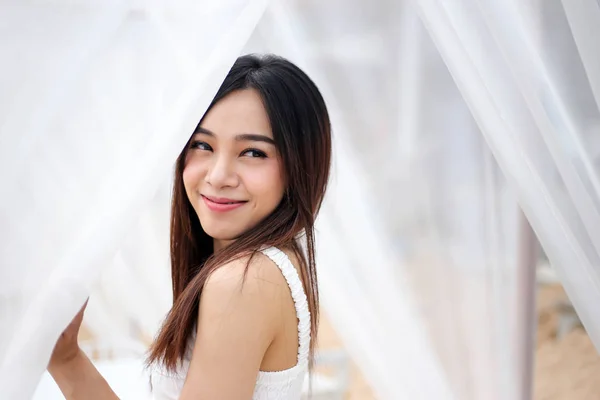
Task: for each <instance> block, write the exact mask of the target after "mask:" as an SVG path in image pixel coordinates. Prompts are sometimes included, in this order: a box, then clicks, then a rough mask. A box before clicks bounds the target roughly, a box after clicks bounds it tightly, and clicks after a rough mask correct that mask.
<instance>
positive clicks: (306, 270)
mask: <svg viewBox="0 0 600 400" xmlns="http://www.w3.org/2000/svg"><path fill="white" fill-rule="evenodd" d="M243 89H254V90H256V91H257V92H258V93H259V94H260V96H261V99H262V102H263V105H264V107H265V110H266V112H267V115H268V117H269V120H270V123H271V129H272V132H273V137H274V140H275V145H276V147H277V150H278V152H279V154H280V157H281V160H282V163H283V170H284V173H285V178H286V183H287V187H286V191H285V194H284V196H283V199H282V201H281V203H280V204H279V205H278V206H277V208H276V209H275V210H274V211H273V212H272V213H271V214H270V215H269V216H267V217H266V218H265V219H264V220H263V221H261V222H260V223H259V224H258V225H256V226H254V227H253V228H251V229H250V230H248V231H246V232H244V233H243V234H242V235H240V236H239V237H238V238H237V239H236V240H235V241H234V242H233V243H232V244H230V245H229V246H227V247H225V248H224V249H222V250H219V251H217V252H215V251H214V250H213V240H212V238H211V237H210V236H208V234H207V233H206V232H204V230H203V229H202V226H201V225H200V221H199V220H198V216H197V215H196V213H195V211H194V209H193V208H192V205H191V203H190V201H189V199H188V197H187V195H186V192H185V188H184V184H183V177H182V173H183V169H184V167H185V159H186V153H187V150H188V146H189V143H188V145H186V146H185V148H184V149H183V151H182V152H181V154H180V155H179V157H178V158H177V162H176V167H175V182H174V186H173V197H172V204H171V275H172V283H173V307H172V308H171V310H170V312H169V313H168V314H167V316H166V319H165V321H164V322H163V325H162V327H161V329H160V331H159V333H158V335H157V337H156V339H155V341H154V343H153V344H152V346H151V348H150V352H149V356H148V364H152V363H155V362H159V363H161V364H163V365H164V366H165V367H166V368H167V369H169V370H175V369H176V368H177V365H178V362H179V361H180V360H182V359H183V358H184V356H185V354H186V351H187V346H188V340H189V338H190V335H192V334H193V330H194V328H195V326H196V323H197V319H198V308H199V299H200V294H201V292H202V288H203V286H204V283H205V282H206V280H207V278H208V277H209V275H210V274H211V273H212V272H213V271H215V270H216V269H217V268H219V267H220V266H222V265H224V264H225V263H226V262H228V261H231V260H234V259H236V258H239V257H243V256H247V255H250V256H252V255H254V254H255V253H256V251H258V249H260V248H261V247H263V246H276V247H280V248H289V249H291V250H292V251H293V252H294V253H295V254H296V256H297V258H298V260H299V263H300V265H299V267H300V268H299V269H300V273H301V277H302V281H303V282H304V286H305V291H306V296H307V300H308V307H309V310H310V313H311V336H312V338H313V339H312V340H311V348H310V360H311V363H310V364H311V365H312V360H313V356H314V345H315V340H316V337H317V326H318V318H319V294H318V289H317V274H316V270H315V244H314V240H315V239H314V222H315V217H316V215H317V212H318V210H319V208H320V206H321V202H322V200H323V196H324V194H325V189H326V187H327V181H328V177H329V169H330V163H331V129H330V121H329V115H328V112H327V107H326V106H325V102H324V100H323V97H322V96H321V94H320V92H319V90H318V89H317V87H316V86H315V84H314V83H313V82H312V80H311V79H310V78H309V77H308V76H307V75H306V74H305V73H304V72H303V71H302V70H300V69H299V68H298V67H297V66H296V65H294V64H293V63H291V62H290V61H288V60H286V59H283V58H281V57H277V56H274V55H263V56H259V55H246V56H242V57H239V58H238V59H237V61H236V62H235V64H234V65H233V67H232V68H231V70H230V71H229V73H228V74H227V77H226V78H225V80H224V82H223V84H222V85H221V87H220V88H219V90H218V92H217V94H216V96H215V98H214V99H213V101H212V103H211V104H210V106H209V108H208V110H210V109H211V108H212V107H213V106H214V105H215V104H216V103H217V102H218V101H219V100H221V99H222V98H223V97H225V96H226V95H228V94H229V93H232V92H234V91H237V90H243ZM208 110H207V111H208ZM201 122H202V120H200V123H201ZM200 123H199V124H198V126H199V125H200ZM302 241H304V243H303V244H305V251H303V249H302V246H301V244H302Z"/></svg>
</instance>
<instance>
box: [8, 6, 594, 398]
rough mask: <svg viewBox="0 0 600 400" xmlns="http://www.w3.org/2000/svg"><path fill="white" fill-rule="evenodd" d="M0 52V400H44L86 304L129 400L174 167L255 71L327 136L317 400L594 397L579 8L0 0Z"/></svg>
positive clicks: (582, 12)
mask: <svg viewBox="0 0 600 400" xmlns="http://www.w3.org/2000/svg"><path fill="white" fill-rule="evenodd" d="M0 31H2V32H3V33H5V34H4V35H0V37H1V39H0V49H2V50H3V52H2V53H3V55H2V64H3V65H2V66H0V72H1V73H0V87H1V88H2V90H0V92H2V94H0V139H1V140H2V142H1V143H2V146H0V174H1V175H0V176H1V177H2V182H3V187H4V190H5V192H4V193H6V195H5V196H3V198H2V200H1V202H0V205H1V209H0V221H1V222H0V235H1V236H0V238H1V239H2V240H1V242H2V243H1V244H0V260H1V262H2V266H1V267H0V271H1V272H0V274H1V275H0V295H1V297H0V394H2V395H3V396H4V395H5V396H6V397H3V396H0V397H2V398H7V399H8V398H10V399H21V398H23V399H26V398H32V396H33V398H35V399H39V400H43V399H60V398H62V397H61V396H60V393H59V392H58V391H57V388H56V387H55V385H54V383H53V382H52V379H51V378H50V377H49V375H48V374H47V373H46V372H44V369H45V363H46V362H47V359H48V357H49V354H50V351H51V348H52V344H53V343H54V341H55V340H56V337H58V334H59V332H60V331H61V327H62V326H64V325H66V323H67V322H68V321H69V320H70V319H71V318H72V316H73V315H74V314H75V312H76V311H77V310H78V309H79V307H80V305H81V304H82V303H83V301H84V299H85V298H86V297H87V294H88V293H89V294H90V301H89V305H88V308H87V311H86V316H85V319H84V327H83V329H82V332H81V341H82V343H83V346H84V349H85V351H86V352H87V353H88V354H89V355H90V357H91V358H92V359H93V360H94V362H96V363H97V365H98V368H99V369H100V370H101V371H103V373H104V374H105V376H106V378H107V380H108V381H109V383H111V385H112V386H113V387H114V388H115V390H116V391H117V393H118V394H120V396H121V398H123V399H144V398H148V393H147V391H148V388H147V376H146V375H145V374H146V371H144V369H143V366H142V361H143V356H144V353H145V351H146V348H147V346H148V344H149V343H150V342H151V341H152V339H153V337H154V335H155V333H156V331H157V329H158V327H159V325H160V323H161V322H162V318H163V317H164V315H165V313H166V312H167V311H168V309H169V307H170V301H171V298H170V296H171V293H170V292H171V287H170V269H169V257H168V250H169V249H168V234H169V232H168V225H169V201H170V180H171V176H170V174H171V168H172V162H173V160H174V159H175V157H176V156H177V154H178V153H179V151H180V149H181V147H182V146H183V144H184V143H185V141H186V140H187V137H188V136H189V132H191V131H192V129H193V127H194V126H195V123H197V121H198V120H199V118H200V117H201V116H202V114H203V111H204V109H205V108H206V107H207V106H208V103H209V102H210V99H211V98H212V96H213V95H214V92H215V91H216V89H217V88H218V85H219V84H220V82H221V81H222V79H223V77H224V76H225V74H226V72H227V70H228V68H229V66H230V65H231V63H232V62H233V60H235V57H237V56H238V55H239V54H244V53H249V52H261V53H262V52H270V53H275V54H278V55H282V56H284V57H286V58H288V59H290V60H291V61H293V62H295V63H296V64H297V65H299V66H300V67H301V68H303V69H304V70H305V71H306V72H307V73H308V74H309V75H310V76H311V78H313V80H314V81H315V82H316V84H317V86H318V87H319V88H320V90H321V91H322V93H323V95H324V97H325V99H326V102H327V105H328V107H329V111H330V114H331V117H332V126H333V134H334V160H333V163H334V167H333V173H332V184H331V186H330V188H329V192H328V194H327V197H326V200H325V203H324V205H323V209H322V211H321V214H320V216H319V220H318V223H317V235H318V236H317V242H318V243H317V246H318V248H317V250H318V254H317V257H318V258H317V262H318V270H319V271H318V273H319V283H320V292H321V301H322V304H321V306H322V319H321V328H320V329H321V330H320V335H319V338H318V355H317V367H316V371H315V375H314V376H313V378H312V379H313V389H312V396H313V397H312V398H314V399H316V400H319V399H323V400H325V399H353V400H358V399H361V400H362V399H364V400H367V399H382V400H387V399H390V400H395V399H399V400H400V399H446V398H448V399H477V400H481V399H486V400H496V399H502V400H517V399H536V400H542V399H548V400H550V399H552V400H559V399H595V398H597V393H598V391H599V390H600V383H598V382H599V380H598V379H596V377H597V376H598V375H597V374H598V373H600V358H599V357H598V353H597V350H596V349H597V346H598V345H599V344H600V316H599V315H598V312H597V307H596V304H600V303H599V301H600V179H599V177H598V175H599V165H600V164H599V163H600V109H599V107H598V105H599V104H600V103H599V100H600V50H599V49H600V43H599V41H600V39H599V38H600V5H599V3H598V2H597V1H595V0H580V1H578V2H573V1H570V0H518V1H517V0H504V1H502V2H500V1H483V0H481V1H479V0H443V1H442V0H439V1H435V0H415V1H371V2H366V1H360V0H344V1H341V0H327V1H325V2H324V1H316V0H272V1H254V2H250V1H242V0H231V1H229V0H228V1H220V2H216V1H212V2H211V1H199V2H186V1H177V2H171V3H169V4H167V3H166V2H160V1H154V2H149V3H148V4H145V3H144V4H142V3H139V2H135V1H131V2H122V3H121V2H112V1H109V2H103V3H100V2H94V1H83V0H81V1H78V0H72V1H66V0H65V1H59V0H54V1H38V2H10V1H9V2H3V3H1V4H0ZM584 327H585V328H584ZM40 377H41V381H40ZM38 382H39V383H38ZM27 388H31V389H27ZM305 395H308V389H307V388H306V390H305Z"/></svg>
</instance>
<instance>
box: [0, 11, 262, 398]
mask: <svg viewBox="0 0 600 400" xmlns="http://www.w3.org/2000/svg"><path fill="white" fill-rule="evenodd" d="M265 5H266V2H265V1H241V0H231V1H220V2H212V1H176V2H172V1H151V2H139V1H118V2H117V1H112V2H106V1H91V0H90V1H67V0H65V1H59V0H56V1H41V2H18V1H11V2H2V3H1V4H0V27H1V29H2V32H3V35H2V40H1V41H0V53H1V54H2V63H1V66H0V87H2V90H1V91H0V141H1V143H2V146H0V171H2V172H1V173H2V184H3V189H4V190H3V193H4V194H5V195H4V196H3V198H2V203H1V208H0V221H1V223H0V226H1V228H0V229H1V230H0V237H1V239H2V240H1V244H0V255H1V260H2V269H1V272H0V273H1V275H0V298H1V299H2V301H1V303H0V304H1V307H2V309H1V312H0V393H2V396H3V397H5V398H10V399H27V398H30V396H31V395H32V393H33V390H34V389H35V386H36V385H35V384H36V382H37V381H38V379H39V377H40V375H41V373H42V372H43V371H44V369H45V367H46V363H47V361H48V359H49V357H50V352H51V350H52V347H53V344H54V342H55V341H56V339H57V338H58V336H59V333H60V331H61V330H62V329H63V328H64V326H66V325H67V323H68V321H69V320H70V319H71V318H72V317H73V315H75V313H76V312H77V310H78V309H79V308H80V307H81V305H82V304H83V302H84V300H85V298H86V297H87V296H88V294H89V291H90V289H91V286H92V284H93V283H94V282H95V281H96V280H97V278H98V276H99V274H100V273H101V271H102V270H103V269H104V268H107V267H108V266H109V265H110V264H111V263H112V262H114V261H113V260H114V258H115V254H116V252H117V250H118V248H119V247H120V246H121V245H122V241H123V239H124V238H125V237H126V235H127V232H128V230H130V229H134V228H133V227H134V226H135V225H134V223H135V221H136V220H137V219H138V218H139V217H140V215H141V214H142V211H143V210H144V208H145V207H147V206H149V204H150V200H151V199H152V198H153V197H154V195H155V193H156V191H157V189H158V188H159V187H160V185H162V184H164V183H165V182H166V181H167V179H168V176H169V173H170V170H171V166H172V164H173V161H174V160H175V158H176V157H177V155H178V153H179V152H180V150H181V149H182V147H183V145H184V144H185V143H186V141H187V139H188V138H189V135H190V133H191V132H192V131H193V129H194V127H195V125H196V124H197V123H198V121H199V119H200V117H201V116H202V114H203V112H204V110H205V109H206V108H207V107H208V105H209V103H210V101H211V100H212V98H213V96H214V94H215V93H216V91H217V89H218V87H219V85H220V83H221V82H222V80H223V78H224V77H225V75H226V73H227V71H228V70H229V68H230V66H231V65H232V64H233V62H234V60H235V58H236V57H237V56H238V55H239V54H240V51H241V49H242V47H243V46H244V44H245V42H246V40H247V39H248V37H249V35H250V34H251V32H252V30H253V29H254V27H255V25H256V23H257V22H258V20H259V18H260V16H261V15H262V13H263V11H264V8H265ZM127 254H128V251H127V249H124V250H123V251H121V253H120V256H119V257H121V259H124V258H125V259H126V257H127ZM117 262H121V261H117Z"/></svg>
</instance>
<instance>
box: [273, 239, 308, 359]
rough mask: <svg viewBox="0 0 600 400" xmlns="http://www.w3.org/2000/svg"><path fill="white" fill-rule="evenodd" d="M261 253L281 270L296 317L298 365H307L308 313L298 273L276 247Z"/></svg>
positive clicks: (285, 255)
mask: <svg viewBox="0 0 600 400" xmlns="http://www.w3.org/2000/svg"><path fill="white" fill-rule="evenodd" d="M261 252H262V253H263V254H264V255H266V256H267V257H269V258H270V259H271V260H272V261H273V262H274V263H275V264H276V265H277V266H278V267H279V269H280V270H281V273H282V274H283V276H284V278H285V280H286V282H287V284H288V286H289V287H290V291H291V293H292V299H293V300H294V306H295V308H296V316H297V317H298V364H299V365H300V364H307V363H308V351H309V347H310V311H309V309H308V302H307V300H306V293H304V286H303V285H302V281H301V280H300V277H299V276H298V271H297V270H296V268H295V267H294V265H293V264H292V262H291V261H290V259H289V257H288V256H287V254H285V253H284V252H283V251H281V250H279V249H278V248H276V247H269V248H266V249H262V250H261Z"/></svg>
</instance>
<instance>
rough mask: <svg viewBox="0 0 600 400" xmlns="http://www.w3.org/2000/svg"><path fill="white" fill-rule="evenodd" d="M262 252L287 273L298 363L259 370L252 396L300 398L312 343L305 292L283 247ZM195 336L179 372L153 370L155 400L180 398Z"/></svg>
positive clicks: (272, 399)
mask: <svg viewBox="0 0 600 400" xmlns="http://www.w3.org/2000/svg"><path fill="white" fill-rule="evenodd" d="M261 252H262V253H263V254H264V255H266V256H267V257H269V258H270V259H271V260H272V261H273V262H274V263H275V264H277V266H278V267H279V269H280V270H281V273H282V274H283V276H284V277H285V280H286V282H287V283H288V286H289V287H290V291H291V294H292V298H293V299H294V305H295V307H296V315H297V317H298V359H297V363H296V365H295V366H293V367H292V368H289V369H286V370H283V371H273V372H271V371H259V373H258V378H257V380H256V386H255V387H254V394H253V396H252V399H253V400H299V399H300V397H301V394H302V387H303V384H304V378H305V376H306V373H307V370H308V350H309V345H310V312H309V310H308V303H307V301H306V294H305V293H304V287H303V286H302V281H301V280H300V277H299V276H298V272H297V271H296V268H295V267H294V265H293V264H292V262H291V261H290V259H289V258H288V256H287V255H286V254H285V253H284V252H283V251H281V250H279V249H277V248H275V247H270V248H267V249H264V250H261ZM192 347H193V338H191V343H190V348H189V349H188V354H187V356H186V357H185V359H184V360H183V362H182V363H181V366H180V368H179V370H178V371H177V373H176V374H172V373H167V372H164V371H160V370H154V371H152V376H151V382H152V394H153V399H154V400H177V399H179V395H180V393H181V390H182V389H183V383H184V381H185V377H186V375H187V371H188V368H189V363H190V358H191V353H192Z"/></svg>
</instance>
